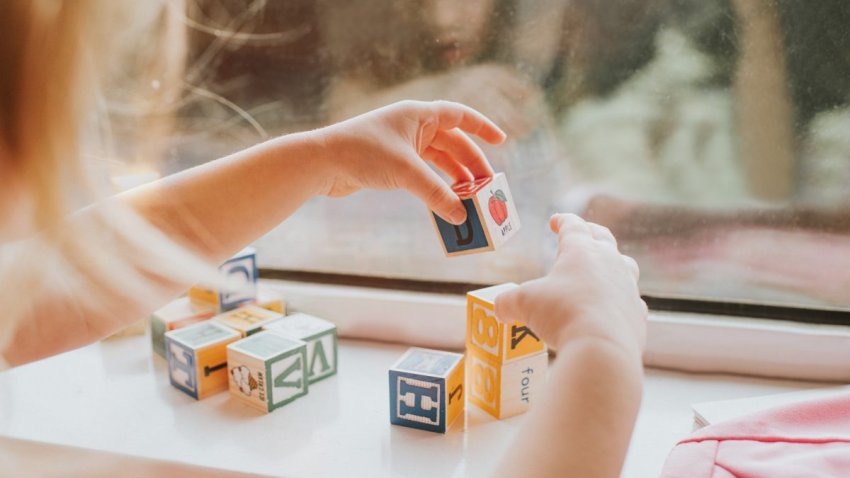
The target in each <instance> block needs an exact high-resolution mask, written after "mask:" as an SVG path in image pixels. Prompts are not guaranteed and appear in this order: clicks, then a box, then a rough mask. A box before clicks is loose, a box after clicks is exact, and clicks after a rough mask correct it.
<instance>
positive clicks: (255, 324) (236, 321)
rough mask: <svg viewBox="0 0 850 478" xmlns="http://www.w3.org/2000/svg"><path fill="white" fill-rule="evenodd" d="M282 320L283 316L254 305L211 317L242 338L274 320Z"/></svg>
mask: <svg viewBox="0 0 850 478" xmlns="http://www.w3.org/2000/svg"><path fill="white" fill-rule="evenodd" d="M282 318H283V314H280V313H277V312H272V311H271V310H268V309H264V308H262V307H257V306H256V305H243V306H241V307H239V308H238V309H233V310H230V311H227V312H225V313H223V314H218V315H216V316H215V317H213V320H214V321H216V322H218V323H220V324H222V325H224V326H227V327H230V328H231V329H233V330H236V331H237V332H239V333H240V334H242V337H247V336H249V335H251V334H253V333H256V332H259V331H261V330H263V327H264V326H266V325H268V324H271V323H272V322H274V321H276V320H280V319H282Z"/></svg>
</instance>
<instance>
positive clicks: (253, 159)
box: [120, 131, 328, 262]
mask: <svg viewBox="0 0 850 478" xmlns="http://www.w3.org/2000/svg"><path fill="white" fill-rule="evenodd" d="M324 151H325V149H324V148H323V140H322V133H321V131H315V132H309V133H298V134H292V135H288V136H284V137H280V138H275V139H273V140H270V141H267V142H265V143H262V144H259V145H256V146H254V147H251V148H248V149H246V150H243V151H240V152H238V153H235V154H233V155H230V156H227V157H225V158H221V159H219V160H216V161H212V162H210V163H207V164H203V165H200V166H197V167H195V168H192V169H189V170H186V171H182V172H180V173H177V174H174V175H172V176H169V177H167V178H165V179H163V180H161V181H157V182H155V183H152V184H149V185H145V186H142V187H139V188H136V189H133V190H131V191H128V192H127V193H124V194H122V195H121V196H120V199H122V200H123V201H125V202H126V203H128V204H129V205H130V206H131V207H133V208H134V209H135V210H136V211H138V212H139V214H140V215H141V216H142V217H143V218H145V219H146V220H148V221H149V222H150V223H152V224H153V225H154V226H156V227H157V228H159V229H160V230H162V231H163V232H164V233H165V234H167V235H168V236H170V237H171V238H172V239H174V240H175V241H177V242H179V243H181V244H183V245H186V246H187V247H190V248H192V249H193V250H195V251H196V252H198V253H200V254H201V255H202V256H204V257H207V258H209V259H211V260H213V261H216V262H220V261H222V260H224V259H226V258H227V257H229V256H230V255H232V254H233V253H235V252H237V251H238V250H239V249H241V248H242V247H244V246H245V245H247V244H249V243H251V242H252V241H254V240H255V239H257V238H258V237H260V236H261V235H263V234H264V233H266V232H267V231H269V230H271V229H272V228H273V227H274V226H276V225H277V224H279V223H280V222H282V221H283V220H285V219H286V218H287V217H289V216H290V215H291V214H292V213H293V212H294V211H295V210H296V209H297V208H298V207H299V206H301V205H302V204H303V203H304V202H305V201H307V200H308V199H310V198H311V197H313V196H316V195H318V194H322V193H323V192H324V191H323V189H324V188H326V187H327V184H326V180H327V177H328V173H327V172H326V171H325V170H324V167H325V166H324V165H325V164H326V161H325V159H326V158H325V157H324V156H325V153H324Z"/></svg>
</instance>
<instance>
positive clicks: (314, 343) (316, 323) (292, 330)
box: [264, 313, 337, 383]
mask: <svg viewBox="0 0 850 478" xmlns="http://www.w3.org/2000/svg"><path fill="white" fill-rule="evenodd" d="M264 329H266V330H270V331H272V332H276V333H279V334H280V335H283V336H285V337H290V338H293V339H298V340H303V341H304V342H306V343H307V374H308V377H309V381H310V383H315V382H318V381H319V380H321V379H323V378H327V377H330V376H331V375H333V374H335V373H336V367H337V334H336V325H334V324H333V323H332V322H328V321H327V320H324V319H320V318H318V317H313V316H312V315H308V314H302V313H298V314H292V315H288V316H286V317H284V318H283V319H281V320H278V321H275V322H273V323H271V324H269V325H266V326H265V327H264Z"/></svg>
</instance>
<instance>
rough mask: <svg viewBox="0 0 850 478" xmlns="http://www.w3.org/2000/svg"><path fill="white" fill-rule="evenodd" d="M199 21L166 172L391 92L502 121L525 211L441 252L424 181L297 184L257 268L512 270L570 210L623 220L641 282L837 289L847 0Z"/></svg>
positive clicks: (384, 8) (847, 198) (252, 8)
mask: <svg viewBox="0 0 850 478" xmlns="http://www.w3.org/2000/svg"><path fill="white" fill-rule="evenodd" d="M188 19H189V20H190V21H189V22H188V23H189V24H190V26H191V28H190V29H189V40H190V41H189V60H188V63H187V71H188V72H189V73H191V76H189V77H187V84H188V86H189V87H190V91H193V92H194V95H193V98H192V101H190V102H187V103H186V104H185V106H184V107H183V108H182V109H181V110H180V112H179V118H178V119H177V125H178V131H179V134H177V135H175V137H174V145H173V148H172V149H171V150H170V153H169V156H168V158H167V161H166V162H165V165H166V166H165V169H166V171H165V172H170V171H174V170H177V169H181V168H185V167H188V166H190V165H193V164H197V163H200V162H203V161H207V160H210V159H212V158H215V157H217V156H220V155H222V154H225V153H227V152H230V151H234V150H236V149H238V148H242V147H245V146H248V145H250V144H253V143H256V142H258V141H260V140H262V139H264V138H267V137H270V136H273V135H278V134H283V133H287V132H293V131H299V130H304V129H309V128H314V127H319V126H322V125H326V124H329V123H332V122H335V121H339V120H342V119H345V118H347V117H351V116H353V115H356V114H358V113H361V112H364V111H367V110H370V109H373V108H377V107H380V106H382V105H386V104H389V103H392V102H395V101H398V100H403V99H419V100H435V99H447V100H454V101H459V102H463V103H466V104H468V105H470V106H472V107H474V108H476V109H478V110H480V111H481V112H483V113H485V114H486V115H488V116H489V117H490V118H492V119H494V120H495V121H496V122H497V123H499V124H500V125H501V126H502V127H503V128H504V129H505V130H506V131H507V132H508V134H509V136H510V140H509V141H508V143H507V144H506V145H503V146H499V147H487V146H485V145H482V147H483V148H484V150H485V152H486V154H487V155H488V157H489V158H490V160H491V162H492V164H493V166H494V168H495V169H496V170H498V171H504V172H505V173H506V175H507V177H508V179H509V181H510V184H511V188H512V190H513V191H514V194H515V195H516V198H515V199H516V203H517V206H518V208H519V213H520V215H521V217H522V221H523V231H522V233H521V234H520V235H519V236H518V237H517V238H515V239H514V240H513V242H512V243H511V244H509V245H508V246H506V247H505V248H504V249H502V250H499V251H498V252H495V253H489V254H481V255H475V256H468V257H462V258H456V259H454V258H453V259H445V258H443V256H442V251H441V248H440V244H439V242H438V239H437V236H436V234H435V232H434V231H433V229H432V226H431V222H430V219H429V217H428V212H427V211H426V210H425V209H424V207H423V206H422V205H421V204H420V203H419V202H418V201H417V200H415V199H414V198H412V197H410V196H408V195H406V194H404V193H400V192H399V193H393V192H389V193H387V192H384V193H376V192H363V193H358V194H356V195H355V196H353V197H350V198H346V199H326V198H320V199H316V200H314V201H312V202H310V203H308V204H307V205H306V206H305V207H304V208H302V209H301V210H300V211H299V212H298V213H297V214H296V215H295V216H293V217H292V218H291V219H290V220H288V221H287V222H286V223H285V224H283V225H282V226H280V227H279V228H278V229H276V230H275V231H273V232H272V233H271V234H270V235H268V236H267V237H266V238H264V239H263V240H261V241H260V244H259V246H260V250H261V255H262V259H261V262H263V263H264V264H265V265H266V266H269V267H276V268H282V269H296V270H308V271H323V272H335V273H353V274H366V275H379V276H384V277H398V278H414V279H424V280H437V281H464V282H475V283H497V282H503V281H522V280H526V279H530V278H533V277H535V276H538V275H540V274H542V273H544V272H545V270H546V269H547V264H548V263H549V262H550V261H551V258H552V257H553V256H554V240H553V237H551V235H550V234H549V233H548V232H547V228H546V222H547V219H548V217H549V215H550V214H551V213H553V212H555V211H570V212H575V213H578V214H581V215H582V216H584V217H586V218H589V219H591V220H594V221H597V222H599V223H601V224H604V225H606V226H608V227H609V228H611V229H612V230H613V231H614V232H615V234H616V235H617V237H618V239H619V241H620V246H621V248H622V250H623V251H624V252H625V253H627V254H631V255H633V256H634V257H635V258H636V259H637V260H638V262H639V263H640V265H641V270H642V277H641V288H642V290H643V292H644V293H646V294H650V295H656V296H676V297H689V298H700V299H712V300H713V299H717V300H732V301H737V300H746V301H756V302H762V303H770V304H784V305H802V306H815V307H839V308H843V309H847V308H850V2H847V1H846V0H818V1H817V2H812V1H808V0H781V1H780V0H536V1H532V0H464V1H457V0H403V1H402V0H320V1H314V0H292V1H287V2H268V3H265V2H257V1H247V0H201V1H194V2H190V9H189V12H188ZM234 227H238V219H235V220H234Z"/></svg>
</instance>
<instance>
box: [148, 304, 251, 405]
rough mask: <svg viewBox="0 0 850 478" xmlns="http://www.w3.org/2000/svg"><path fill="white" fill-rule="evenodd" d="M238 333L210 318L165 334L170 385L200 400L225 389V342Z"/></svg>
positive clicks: (229, 341) (236, 337)
mask: <svg viewBox="0 0 850 478" xmlns="http://www.w3.org/2000/svg"><path fill="white" fill-rule="evenodd" d="M237 340H239V333H238V332H236V331H234V330H231V329H228V328H227V327H224V326H222V325H219V324H216V323H214V322H212V321H205V322H201V323H198V324H195V325H190V326H188V327H184V328H182V329H177V330H172V331H171V332H166V333H165V353H166V360H168V376H169V379H170V381H171V385H173V386H174V387H176V388H177V389H179V390H182V391H183V392H185V393H186V394H188V395H189V396H190V397H192V398H195V399H197V400H200V399H202V398H205V397H207V396H209V395H211V394H213V393H216V392H220V391H223V390H226V389H227V344H229V343H231V342H235V341H237Z"/></svg>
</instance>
